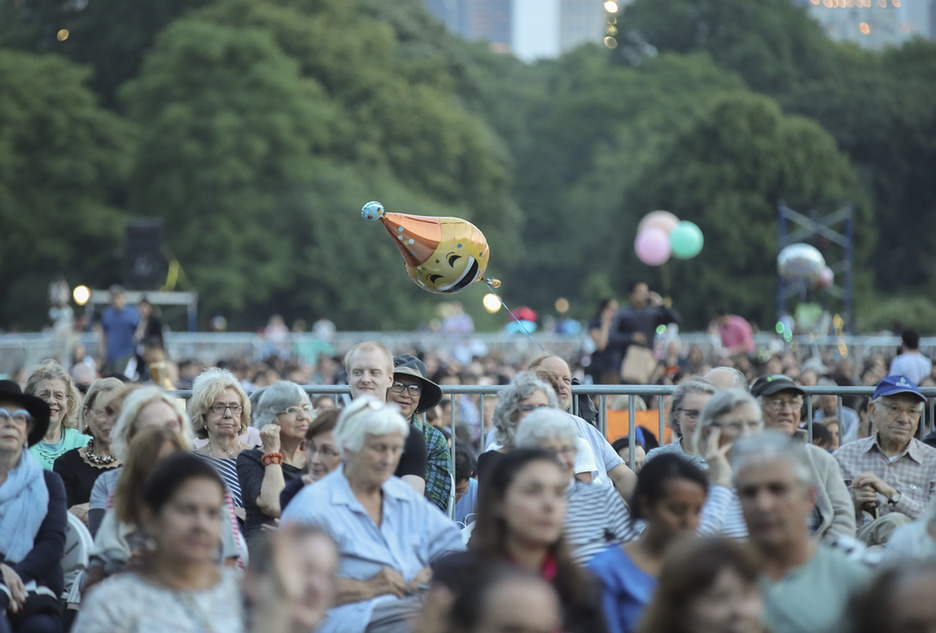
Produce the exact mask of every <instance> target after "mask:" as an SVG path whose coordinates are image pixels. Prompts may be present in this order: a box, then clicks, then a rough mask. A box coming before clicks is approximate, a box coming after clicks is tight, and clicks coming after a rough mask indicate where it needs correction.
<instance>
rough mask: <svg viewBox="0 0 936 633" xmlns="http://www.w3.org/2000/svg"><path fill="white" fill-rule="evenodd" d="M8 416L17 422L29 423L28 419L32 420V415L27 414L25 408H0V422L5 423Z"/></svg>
mask: <svg viewBox="0 0 936 633" xmlns="http://www.w3.org/2000/svg"><path fill="white" fill-rule="evenodd" d="M10 418H13V421H14V422H16V423H17V424H29V421H30V420H32V416H31V415H29V411H27V410H26V409H17V410H16V411H8V410H6V409H0V424H3V423H6V421H7V420H9V419H10Z"/></svg>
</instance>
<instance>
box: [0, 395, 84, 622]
mask: <svg viewBox="0 0 936 633" xmlns="http://www.w3.org/2000/svg"><path fill="white" fill-rule="evenodd" d="M49 416H50V410H49V405H48V404H46V403H45V402H44V401H43V400H41V399H39V398H36V397H34V396H29V395H25V394H23V392H22V391H20V388H19V385H17V384H16V383H15V382H13V381H11V380H2V381H0V572H2V575H3V578H2V582H3V588H4V589H6V591H0V631H24V632H25V631H29V632H30V633H32V632H36V633H45V632H46V631H48V632H53V631H55V632H57V631H59V630H60V626H61V625H60V616H59V595H61V593H62V585H63V579H62V566H61V560H62V554H63V551H64V549H65V530H66V528H67V518H66V512H67V509H66V507H65V487H64V486H63V485H62V480H61V478H60V477H59V476H58V475H56V474H55V473H53V472H51V471H48V470H45V469H44V468H43V467H42V465H41V464H40V463H39V460H38V459H37V458H36V457H35V456H34V455H33V454H32V453H30V452H29V450H28V449H27V447H30V446H33V445H34V444H36V443H37V442H39V441H41V440H42V438H43V437H44V436H45V434H46V431H47V430H48V428H49ZM33 582H34V583H35V585H31V583H33ZM27 585H31V586H32V587H33V588H31V589H29V590H27V589H26V586H27Z"/></svg>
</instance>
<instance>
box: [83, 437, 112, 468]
mask: <svg viewBox="0 0 936 633" xmlns="http://www.w3.org/2000/svg"><path fill="white" fill-rule="evenodd" d="M85 456H86V457H87V458H88V461H89V462H91V463H92V464H94V465H95V466H109V465H110V464H113V463H114V462H116V461H117V455H116V454H114V453H111V454H110V455H106V456H104V457H102V456H100V455H95V453H94V438H91V440H90V441H89V442H88V444H87V446H85Z"/></svg>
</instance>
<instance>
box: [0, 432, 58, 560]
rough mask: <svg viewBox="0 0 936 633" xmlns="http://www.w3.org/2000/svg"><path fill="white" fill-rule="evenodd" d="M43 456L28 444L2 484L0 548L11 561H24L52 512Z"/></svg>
mask: <svg viewBox="0 0 936 633" xmlns="http://www.w3.org/2000/svg"><path fill="white" fill-rule="evenodd" d="M42 471H43V469H42V466H41V465H40V464H39V460H38V459H36V457H35V456H34V455H33V454H32V453H30V452H29V451H28V450H26V449H25V448H24V449H23V452H22V455H21V456H20V463H19V465H18V466H17V467H16V468H14V469H13V471H12V472H10V474H9V475H7V479H6V481H4V482H3V485H0V552H2V553H3V555H4V557H5V558H6V560H7V561H9V562H10V563H18V562H20V561H22V560H23V559H24V558H25V557H26V554H28V553H29V552H30V551H31V550H32V548H33V546H34V542H35V540H36V534H38V533H39V526H41V525H42V521H43V519H45V517H46V514H48V512H49V489H48V488H46V483H45V477H44V476H43V474H42Z"/></svg>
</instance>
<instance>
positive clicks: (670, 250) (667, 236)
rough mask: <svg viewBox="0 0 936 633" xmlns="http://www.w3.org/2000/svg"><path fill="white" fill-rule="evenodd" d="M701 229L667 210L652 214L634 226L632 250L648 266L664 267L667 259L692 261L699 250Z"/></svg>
mask: <svg viewBox="0 0 936 633" xmlns="http://www.w3.org/2000/svg"><path fill="white" fill-rule="evenodd" d="M702 244H703V239H702V230H701V229H700V228H699V227H698V226H696V225H695V224H694V223H692V222H689V221H687V220H682V221H680V219H679V218H677V217H676V216H675V215H673V214H672V213H670V212H669V211H651V212H650V213H648V214H647V215H645V216H644V218H643V219H642V220H641V221H640V224H638V225H637V238H636V239H635V240H634V251H636V253H637V258H638V259H639V260H640V261H642V262H643V263H645V264H646V265H647V266H660V265H662V264H665V263H666V262H667V261H668V260H669V258H670V256H673V257H675V258H677V259H692V258H693V257H695V256H696V255H698V254H699V252H701V250H702Z"/></svg>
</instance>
